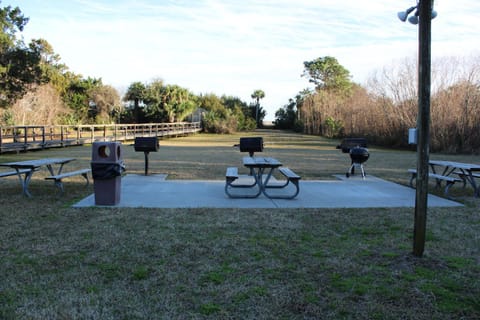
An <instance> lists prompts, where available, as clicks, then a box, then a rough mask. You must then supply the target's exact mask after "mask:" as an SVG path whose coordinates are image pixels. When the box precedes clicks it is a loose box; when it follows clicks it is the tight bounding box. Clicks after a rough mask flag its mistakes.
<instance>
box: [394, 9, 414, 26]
mask: <svg viewBox="0 0 480 320" xmlns="http://www.w3.org/2000/svg"><path fill="white" fill-rule="evenodd" d="M416 8H417V6H414V7H410V8H408V9H407V10H405V11H400V12H399V13H398V14H397V15H398V19H400V20H402V21H403V22H405V21H407V17H408V15H409V14H410V13H412V11H413V10H415V9H416Z"/></svg>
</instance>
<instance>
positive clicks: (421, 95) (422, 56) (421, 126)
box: [413, 0, 433, 257]
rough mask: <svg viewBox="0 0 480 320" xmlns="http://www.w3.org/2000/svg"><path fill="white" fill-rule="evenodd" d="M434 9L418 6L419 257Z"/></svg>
mask: <svg viewBox="0 0 480 320" xmlns="http://www.w3.org/2000/svg"><path fill="white" fill-rule="evenodd" d="M432 10H433V0H420V2H419V3H418V12H419V17H418V18H419V28H418V44H419V45H418V49H419V50H418V116H417V128H418V129H417V130H418V131H417V132H418V143H417V181H416V183H417V190H416V195H415V226H414V231H413V254H414V255H415V256H417V257H421V256H422V255H423V251H424V248H425V234H426V225H427V208H428V205H427V199H428V161H429V156H430V142H429V140H430V81H431V79H430V77H431V70H430V69H431V25H432V23H431V22H432Z"/></svg>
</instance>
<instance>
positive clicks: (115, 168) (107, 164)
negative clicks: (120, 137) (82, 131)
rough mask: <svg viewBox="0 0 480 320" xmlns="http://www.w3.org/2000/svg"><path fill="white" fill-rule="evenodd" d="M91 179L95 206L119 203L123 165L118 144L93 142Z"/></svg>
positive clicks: (119, 144) (120, 147)
mask: <svg viewBox="0 0 480 320" xmlns="http://www.w3.org/2000/svg"><path fill="white" fill-rule="evenodd" d="M91 167H92V177H93V190H94V193H95V204H96V205H117V204H118V203H120V194H121V191H122V190H121V189H122V174H123V173H124V171H125V165H124V162H123V159H122V145H121V143H120V142H94V143H93V145H92V162H91Z"/></svg>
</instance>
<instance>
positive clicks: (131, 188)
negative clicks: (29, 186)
mask: <svg viewBox="0 0 480 320" xmlns="http://www.w3.org/2000/svg"><path fill="white" fill-rule="evenodd" d="M165 178H166V175H149V176H143V175H132V174H129V175H126V176H124V177H123V178H122V183H121V192H120V203H119V204H117V205H115V206H109V207H130V208H386V207H414V206H415V190H414V189H411V188H409V187H406V186H402V185H399V184H396V183H392V182H389V181H385V180H382V179H379V178H376V177H373V176H367V177H366V178H365V180H363V179H362V178H361V177H355V176H354V177H351V178H348V179H347V178H345V177H344V176H337V179H338V180H328V181H327V180H322V181H318V180H315V181H313V180H301V181H300V193H299V195H298V196H297V197H296V198H295V199H292V200H283V199H269V198H267V197H265V196H264V195H263V194H262V195H260V196H259V197H258V198H254V199H231V198H229V197H228V196H227V195H226V194H225V191H224V188H225V181H218V180H215V181H199V180H165ZM242 192H244V191H242ZM273 192H287V193H288V192H290V190H278V191H272V192H271V193H273ZM428 205H429V206H430V207H454V206H462V204H461V203H458V202H455V201H451V200H448V199H444V198H441V197H437V196H434V195H429V196H428ZM92 206H95V196H94V194H92V195H90V196H88V197H86V198H85V199H83V200H81V201H79V202H78V203H76V204H74V205H73V207H78V208H80V207H92Z"/></svg>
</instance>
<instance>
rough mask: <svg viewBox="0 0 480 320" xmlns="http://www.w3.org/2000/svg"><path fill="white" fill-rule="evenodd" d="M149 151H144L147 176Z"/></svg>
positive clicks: (146, 173)
mask: <svg viewBox="0 0 480 320" xmlns="http://www.w3.org/2000/svg"><path fill="white" fill-rule="evenodd" d="M149 153H150V152H149V151H143V154H144V155H145V175H146V176H148V154H149Z"/></svg>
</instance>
